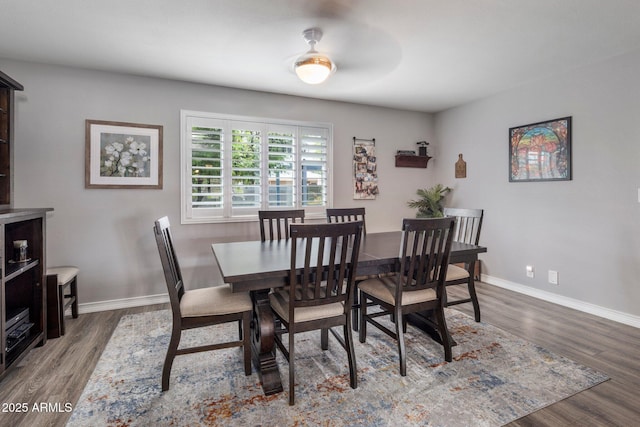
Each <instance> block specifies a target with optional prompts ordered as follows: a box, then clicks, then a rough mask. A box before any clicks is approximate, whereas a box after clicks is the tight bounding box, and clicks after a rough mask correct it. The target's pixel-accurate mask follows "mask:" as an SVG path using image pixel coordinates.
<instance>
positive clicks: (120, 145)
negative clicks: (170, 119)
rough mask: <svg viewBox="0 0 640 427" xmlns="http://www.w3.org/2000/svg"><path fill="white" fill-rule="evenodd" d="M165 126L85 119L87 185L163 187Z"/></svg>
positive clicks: (135, 187) (88, 186) (131, 187)
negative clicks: (163, 135)
mask: <svg viewBox="0 0 640 427" xmlns="http://www.w3.org/2000/svg"><path fill="white" fill-rule="evenodd" d="M162 131H163V128H162V126H158V125H146V124H139V123H125V122H113V121H103V120H86V121H85V135H86V137H85V138H86V141H85V188H130V189H162Z"/></svg>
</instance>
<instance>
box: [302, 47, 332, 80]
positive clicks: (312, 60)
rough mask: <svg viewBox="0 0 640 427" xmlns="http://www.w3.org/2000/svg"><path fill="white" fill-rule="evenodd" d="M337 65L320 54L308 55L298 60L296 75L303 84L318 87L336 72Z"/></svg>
mask: <svg viewBox="0 0 640 427" xmlns="http://www.w3.org/2000/svg"><path fill="white" fill-rule="evenodd" d="M335 68H336V66H335V64H333V63H332V62H331V60H330V59H329V58H327V57H326V56H324V55H320V54H318V53H307V54H306V55H303V56H301V57H300V58H298V59H297V60H296V63H295V70H296V74H297V75H298V77H299V78H300V80H302V81H303V82H305V83H307V84H310V85H316V84H319V83H322V82H324V81H325V80H327V78H328V77H329V76H330V75H331V73H332V72H333V71H335Z"/></svg>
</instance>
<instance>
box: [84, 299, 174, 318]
mask: <svg viewBox="0 0 640 427" xmlns="http://www.w3.org/2000/svg"><path fill="white" fill-rule="evenodd" d="M168 302H169V295H168V294H160V295H149V296H146V297H134V298H122V299H113V300H108V301H99V302H88V303H84V304H78V313H80V314H82V313H95V312H97V311H108V310H118V309H121V308H131V307H140V306H144V305H153V304H164V303H168Z"/></svg>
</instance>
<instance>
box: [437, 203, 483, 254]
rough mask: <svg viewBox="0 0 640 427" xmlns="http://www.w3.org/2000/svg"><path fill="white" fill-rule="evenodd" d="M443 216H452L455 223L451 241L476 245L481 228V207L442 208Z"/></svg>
mask: <svg viewBox="0 0 640 427" xmlns="http://www.w3.org/2000/svg"><path fill="white" fill-rule="evenodd" d="M443 213H444V215H445V216H450V217H454V218H455V219H456V225H455V228H454V233H453V241H454V242H461V243H468V244H471V245H477V244H478V242H479V241H480V230H481V229H482V218H483V216H484V210H483V209H464V208H444V210H443Z"/></svg>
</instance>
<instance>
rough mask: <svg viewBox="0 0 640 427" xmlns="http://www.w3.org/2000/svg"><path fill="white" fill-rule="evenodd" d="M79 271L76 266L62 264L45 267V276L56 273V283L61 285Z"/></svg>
mask: <svg viewBox="0 0 640 427" xmlns="http://www.w3.org/2000/svg"><path fill="white" fill-rule="evenodd" d="M78 273H80V269H79V268H78V267H73V266H64V267H51V268H47V276H50V275H53V274H57V275H58V285H59V286H62V285H64V284H66V283H69V282H70V281H71V280H73V278H74V277H76V276H77V275H78Z"/></svg>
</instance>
